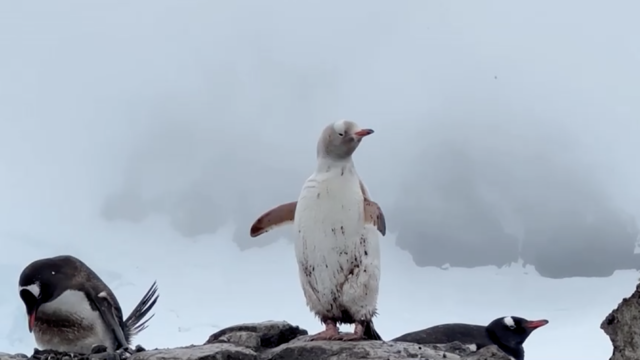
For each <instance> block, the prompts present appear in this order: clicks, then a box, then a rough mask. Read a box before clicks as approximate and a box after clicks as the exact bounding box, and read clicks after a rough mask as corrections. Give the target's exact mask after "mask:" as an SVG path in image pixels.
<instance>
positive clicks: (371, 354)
mask: <svg viewBox="0 0 640 360" xmlns="http://www.w3.org/2000/svg"><path fill="white" fill-rule="evenodd" d="M262 355H263V357H262V358H261V359H263V360H294V359H315V360H350V359H354V360H355V359H368V360H403V359H429V360H440V359H448V360H460V356H458V355H455V354H452V353H445V352H444V351H440V350H436V349H433V348H432V347H431V346H424V345H418V344H411V343H402V342H393V341H389V342H384V341H357V342H343V341H314V342H304V341H298V342H295V343H291V344H285V345H282V346H279V347H277V348H275V349H271V350H268V351H266V352H265V353H264V354H262Z"/></svg>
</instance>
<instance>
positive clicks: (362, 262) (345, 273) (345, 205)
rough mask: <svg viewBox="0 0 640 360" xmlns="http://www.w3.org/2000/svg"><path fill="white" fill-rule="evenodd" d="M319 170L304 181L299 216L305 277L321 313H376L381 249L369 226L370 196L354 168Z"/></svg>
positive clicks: (301, 267) (297, 236)
mask: <svg viewBox="0 0 640 360" xmlns="http://www.w3.org/2000/svg"><path fill="white" fill-rule="evenodd" d="M343 169H344V168H335V169H333V170H331V171H328V172H320V173H318V172H316V173H315V174H313V175H312V176H311V177H310V178H309V179H308V180H307V181H306V182H305V184H304V186H303V189H302V192H301V194H300V197H299V198H298V205H297V207H296V212H295V218H294V230H295V251H296V258H297V260H298V266H299V270H300V281H301V284H302V289H303V292H304V294H305V298H306V299H307V304H308V305H309V307H310V309H311V310H312V311H313V312H315V313H316V314H317V315H318V316H320V317H329V318H340V316H344V312H343V311H347V312H348V313H350V316H352V317H354V318H363V317H367V316H370V315H371V314H372V313H373V312H374V311H375V304H376V301H377V294H378V283H379V273H380V272H379V261H380V251H379V244H378V233H377V230H376V229H375V228H374V227H373V225H371V224H365V221H364V219H365V217H364V195H363V193H362V189H361V186H360V178H359V177H358V175H357V173H356V172H355V169H353V168H352V167H350V168H349V167H347V168H346V169H344V170H343Z"/></svg>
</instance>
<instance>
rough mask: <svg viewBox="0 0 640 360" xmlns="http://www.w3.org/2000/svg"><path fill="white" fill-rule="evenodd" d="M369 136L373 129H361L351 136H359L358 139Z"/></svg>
mask: <svg viewBox="0 0 640 360" xmlns="http://www.w3.org/2000/svg"><path fill="white" fill-rule="evenodd" d="M371 134H373V129H362V130H358V131H356V132H354V133H353V135H355V136H359V137H365V136H368V135H371Z"/></svg>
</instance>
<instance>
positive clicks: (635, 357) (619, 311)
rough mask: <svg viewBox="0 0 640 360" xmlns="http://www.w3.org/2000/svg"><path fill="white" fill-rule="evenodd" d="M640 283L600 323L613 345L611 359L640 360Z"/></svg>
mask: <svg viewBox="0 0 640 360" xmlns="http://www.w3.org/2000/svg"><path fill="white" fill-rule="evenodd" d="M639 323H640V284H638V285H636V289H635V291H634V292H633V294H631V296H630V297H627V298H624V299H622V302H620V304H619V305H618V307H617V308H615V309H614V310H613V311H611V313H609V315H608V316H607V317H606V318H605V319H604V321H602V323H601V324H600V329H602V330H603V331H604V332H605V334H607V336H608V337H609V340H611V344H612V345H613V355H611V357H610V358H609V360H640V328H639V327H638V324H639Z"/></svg>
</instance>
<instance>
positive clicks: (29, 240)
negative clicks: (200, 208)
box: [0, 214, 638, 360]
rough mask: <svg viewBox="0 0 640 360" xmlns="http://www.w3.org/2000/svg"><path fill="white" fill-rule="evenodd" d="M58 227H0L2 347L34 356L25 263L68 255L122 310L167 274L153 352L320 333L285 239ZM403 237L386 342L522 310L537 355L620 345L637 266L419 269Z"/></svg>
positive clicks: (600, 354)
mask: <svg viewBox="0 0 640 360" xmlns="http://www.w3.org/2000/svg"><path fill="white" fill-rule="evenodd" d="M58 215H59V214H58ZM53 218H55V216H54V217H53ZM55 223H56V221H54V220H52V223H50V224H49V223H41V224H38V226H35V224H34V226H32V227H31V228H29V230H23V231H16V230H15V229H14V230H10V229H13V228H12V227H11V225H14V226H15V225H19V224H15V223H14V224H12V223H5V224H4V225H5V226H3V228H4V229H3V230H2V231H0V244H1V246H2V249H3V256H2V260H1V261H2V262H1V263H0V269H1V271H0V274H2V275H1V276H0V288H1V289H2V292H1V294H3V295H2V296H1V297H0V314H1V315H2V318H3V319H5V320H4V321H2V322H0V327H1V328H0V337H1V341H0V351H5V352H24V353H29V352H30V351H31V350H32V348H33V346H35V344H34V342H33V339H32V337H31V335H30V334H29V332H28V330H27V322H26V316H25V314H24V309H23V306H22V303H21V302H20V299H19V296H18V292H17V280H18V276H19V274H20V271H21V270H22V269H23V267H24V266H25V265H26V264H27V263H28V262H30V261H32V260H35V259H37V258H41V257H45V256H53V255H58V254H63V253H66V254H72V255H75V256H77V257H79V258H81V259H83V260H84V261H85V262H87V263H88V264H89V265H90V266H92V267H93V268H94V270H96V271H97V272H98V273H99V274H100V275H101V276H102V278H103V279H104V280H105V281H106V282H107V283H108V284H109V286H111V288H112V289H113V290H114V292H115V293H116V294H117V296H118V297H119V299H120V302H121V304H122V306H123V308H124V311H125V313H126V312H128V311H130V310H131V309H132V307H133V306H134V305H135V303H136V302H137V301H138V300H139V299H140V298H141V297H142V295H143V294H144V292H145V291H146V290H147V288H148V287H149V286H150V285H151V283H152V282H153V281H154V280H157V281H158V286H159V289H160V300H159V302H158V304H157V305H156V316H155V318H154V319H153V320H152V321H151V324H150V327H149V328H148V329H147V330H146V331H145V332H144V333H143V334H141V335H140V336H139V337H138V338H137V339H136V343H140V344H143V345H144V346H146V347H170V346H179V345H187V344H192V343H196V344H198V343H202V342H204V341H205V340H206V339H207V337H208V336H209V335H210V334H211V333H213V332H215V331H216V330H218V329H220V328H222V327H225V326H229V325H233V324H238V323H242V322H255V321H262V320H287V321H289V322H292V323H294V324H297V325H300V326H302V327H304V328H306V329H307V330H309V331H310V332H315V331H318V330H320V328H321V327H320V324H319V323H318V321H317V320H315V319H314V317H313V316H312V314H311V313H309V312H308V310H307V308H306V306H305V302H304V299H303V296H302V293H301V290H300V287H299V285H298V279H297V272H296V271H297V270H296V265H295V261H294V255H293V249H292V247H291V245H289V244H287V243H286V241H284V240H282V241H280V242H279V243H276V244H274V245H272V246H269V247H267V248H264V249H259V250H258V249H256V250H250V251H246V252H240V251H239V250H238V249H237V247H236V246H235V244H234V243H232V242H231V241H230V234H231V232H232V231H234V228H233V227H232V226H229V227H228V228H225V229H221V230H220V231H219V232H218V233H217V234H216V235H215V236H204V237H201V238H198V239H196V240H187V239H185V238H182V237H180V236H179V235H177V234H175V232H174V231H173V230H172V229H170V228H169V227H168V226H167V225H165V224H166V221H165V219H160V218H155V219H150V220H148V221H146V222H145V223H143V224H141V225H132V224H125V223H105V222H102V221H98V220H91V219H90V218H89V217H88V218H87V219H85V220H83V221H78V220H77V219H76V222H75V223H74V224H73V227H69V226H68V224H65V226H61V225H60V224H61V222H58V223H57V225H56V224H55ZM23 229H25V228H24V227H23ZM245 230H246V229H244V228H241V229H240V230H239V231H245ZM255 241H260V239H259V238H258V239H256V240H255ZM394 241H395V240H394V237H393V235H391V236H389V237H387V238H386V239H384V241H383V243H382V245H383V279H382V281H383V284H382V289H381V294H380V303H379V309H380V316H379V317H378V318H377V320H376V327H377V328H378V330H379V331H380V333H381V334H382V335H383V337H385V338H392V337H395V336H398V335H401V334H403V333H405V332H408V331H413V330H417V329H421V328H424V327H427V326H430V325H435V324H439V323H445V322H469V323H479V324H483V323H488V322H489V321H491V320H493V319H494V318H496V317H499V316H505V315H518V316H523V317H526V318H530V319H538V318H546V319H548V320H549V321H550V324H549V325H548V326H546V327H544V328H541V329H539V330H537V331H536V332H535V333H534V334H533V335H532V336H531V337H530V338H529V340H528V341H527V343H526V351H527V359H528V360H549V359H561V358H572V359H606V358H608V357H609V356H610V354H611V346H610V343H609V341H608V339H607V338H606V336H605V335H604V333H603V332H602V331H601V330H599V324H600V322H601V321H602V319H603V318H604V317H605V316H606V314H607V313H608V312H609V311H610V310H612V309H613V308H614V307H615V306H616V305H617V304H618V302H619V301H620V300H621V299H622V297H624V296H627V295H629V294H630V293H631V292H632V290H633V288H634V286H635V283H636V282H637V279H638V275H637V273H636V272H633V271H629V272H618V273H616V274H615V275H614V276H612V277H610V278H604V279H588V278H574V279H564V280H551V279H545V278H541V277H539V276H538V275H537V274H536V272H535V270H533V269H523V268H522V267H520V266H519V265H514V266H513V267H511V268H505V269H496V268H489V267H487V268H476V269H456V268H452V269H449V270H442V269H436V268H418V267H416V266H415V265H414V264H413V263H412V262H411V259H410V256H409V254H408V253H406V252H404V251H402V250H400V249H398V248H397V247H395V246H394ZM584 343H586V344H589V345H588V346H584V345H582V344H584Z"/></svg>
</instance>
